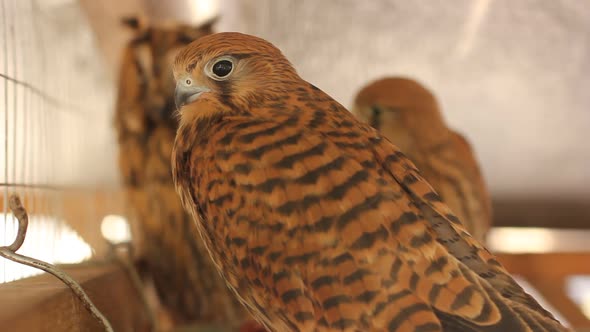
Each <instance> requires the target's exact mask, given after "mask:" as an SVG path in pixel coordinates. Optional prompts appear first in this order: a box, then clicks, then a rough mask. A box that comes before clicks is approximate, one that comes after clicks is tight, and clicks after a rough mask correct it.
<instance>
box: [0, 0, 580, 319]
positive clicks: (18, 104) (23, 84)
mask: <svg viewBox="0 0 590 332" xmlns="http://www.w3.org/2000/svg"><path fill="white" fill-rule="evenodd" d="M130 16H139V17H142V18H144V19H145V20H146V21H147V22H150V24H160V25H169V24H174V23H178V22H180V23H182V24H187V25H194V26H198V25H200V24H202V23H204V22H207V21H208V20H210V19H212V18H214V17H218V20H217V21H216V23H215V25H214V26H213V29H214V31H240V32H244V33H249V34H254V35H257V36H260V37H263V38H265V39H267V40H269V41H271V42H272V43H274V44H275V45H276V46H278V47H279V48H280V49H281V50H282V51H283V53H284V54H285V55H286V56H287V58H288V59H289V60H290V61H291V62H292V63H293V64H294V66H295V68H296V69H297V70H298V72H299V74H300V75H301V76H302V77H303V78H304V79H306V80H308V81H309V82H311V83H313V84H315V85H316V86H318V87H319V88H320V89H322V90H324V91H325V92H327V93H328V94H330V95H331V96H333V97H334V98H335V99H336V100H338V101H339V102H340V103H342V104H343V105H345V106H346V107H350V106H351V104H352V101H353V97H354V96H355V94H356V92H357V91H358V89H359V88H361V87H362V86H363V85H365V84H367V83H368V82H369V81H371V80H374V79H377V78H381V77H384V76H391V75H396V76H399V75H402V76H408V77H412V78H414V79H416V80H418V81H420V82H422V83H424V85H426V86H427V87H428V88H429V89H430V90H431V91H432V92H433V93H434V94H435V96H436V97H437V99H438V101H439V103H440V105H441V109H442V111H443V114H444V117H445V119H446V120H447V122H448V124H449V125H450V126H451V127H452V128H454V129H455V130H457V131H458V132H460V133H462V134H464V135H465V136H466V137H467V138H468V140H469V141H470V142H471V144H472V146H473V148H474V149H475V151H476V154H477V158H478V160H479V162H480V165H481V168H482V170H483V173H484V176H485V179H486V182H487V184H488V186H489V189H490V191H491V194H492V197H493V214H494V229H493V230H492V232H491V233H490V234H489V238H488V244H489V247H490V249H491V250H492V251H494V252H496V253H498V254H499V255H500V259H501V261H502V262H503V263H504V264H505V265H506V266H507V268H508V269H509V270H510V271H511V272H513V273H515V274H517V275H518V276H519V278H520V279H519V280H520V281H521V282H522V284H523V285H526V286H527V287H528V288H529V289H530V290H531V291H532V292H534V293H535V294H536V297H538V298H539V299H541V300H542V301H543V302H546V303H547V305H548V306H550V307H551V308H552V311H553V312H555V313H556V314H557V315H559V317H560V318H561V319H562V320H563V321H565V322H566V323H567V324H569V325H570V326H573V327H576V328H580V329H581V328H590V321H589V319H590V253H589V252H590V244H589V242H590V232H589V230H590V148H589V147H588V146H587V141H588V140H589V139H590V134H589V133H590V4H589V3H588V2H587V1H579V0H542V1H539V0H537V1H532V0H523V1H510V0H455V1H452V2H449V1H429V2H423V1H422V2H409V1H402V0H373V1H353V0H339V1H315V0H314V1H312V0H282V1H273V0H192V1H191V0H183V1H181V0H168V1H156V0H116V1H115V0H103V1H93V0H80V1H74V0H0V110H1V112H0V165H1V166H0V170H1V172H0V183H1V187H0V198H1V199H0V206H2V211H3V214H2V215H0V245H7V244H9V243H11V242H12V240H13V238H14V234H15V232H16V222H15V220H14V218H13V216H12V214H11V213H10V212H9V211H8V208H7V197H8V195H9V194H10V193H12V192H17V193H19V194H20V195H21V197H22V198H23V200H24V203H25V207H26V208H27V209H28V210H29V212H30V214H31V225H30V228H29V233H28V236H27V240H26V241H25V245H24V246H23V249H22V251H21V252H22V253H25V254H28V255H31V256H34V257H36V258H39V259H44V260H46V261H50V262H55V263H67V264H76V263H82V262H86V261H88V260H91V259H93V258H102V257H105V256H106V255H108V253H109V250H110V249H109V248H110V246H109V242H108V241H107V239H105V236H106V237H107V238H109V236H111V238H112V237H115V238H116V237H119V238H124V239H127V238H129V237H131V236H132V234H134V230H135V229H136V227H137V226H136V225H135V223H134V221H133V219H132V218H128V216H129V215H131V214H132V213H131V212H130V211H129V206H128V204H127V203H126V201H125V199H126V198H125V195H124V193H123V190H122V189H121V178H120V175H119V172H118V169H117V139H116V135H115V131H114V107H115V97H116V95H117V84H118V83H117V79H118V77H117V75H118V72H119V68H120V63H121V55H122V52H123V48H124V47H125V45H126V44H127V43H128V42H129V40H130V38H131V37H132V34H133V32H132V31H131V30H130V29H129V28H126V27H124V26H123V25H122V24H121V23H120V22H121V19H122V18H124V17H130ZM105 220H106V221H107V223H106V224H102V223H103V221H105ZM101 225H102V226H103V227H102V231H101ZM109 225H110V226H109ZM109 234H110V235H109ZM137 246H138V247H140V245H139V244H138V245H137ZM138 250H139V251H141V248H139V249H138ZM85 273H86V272H85ZM97 273H99V274H100V273H104V271H100V272H97ZM34 274H38V272H37V271H35V270H33V269H30V268H26V267H22V266H19V265H17V264H15V263H12V262H7V261H6V260H3V259H0V283H3V284H0V297H3V298H4V297H5V296H6V298H7V299H10V300H9V301H2V302H3V303H0V311H2V310H4V311H5V313H4V314H0V321H1V320H10V319H14V318H11V317H13V316H14V315H17V314H20V313H21V312H22V311H23V310H30V308H31V307H30V306H29V304H28V303H29V302H27V301H28V300H23V299H21V298H22V294H23V293H22V292H23V289H33V291H36V292H38V291H39V287H40V288H43V289H44V290H45V292H46V294H54V293H52V289H57V290H59V289H62V288H61V287H62V286H61V285H53V284H50V282H49V281H48V280H50V278H48V279H47V280H45V279H44V280H43V282H41V281H39V282H38V283H33V284H32V286H31V285H30V284H22V286H19V285H21V284H18V283H17V282H16V281H15V280H17V279H20V281H22V280H23V279H22V278H24V277H29V276H32V275H34ZM40 285H42V286H40ZM52 285H53V286H52ZM25 286H26V287H25ZM35 287H37V288H35ZM47 296H50V295H47ZM51 296H53V295H51ZM12 300H13V301H15V302H10V301H12ZM18 301H20V302H23V304H22V305H19V306H16V305H13V304H14V303H16V302H18ZM64 310H66V309H64ZM68 310H69V309H68Z"/></svg>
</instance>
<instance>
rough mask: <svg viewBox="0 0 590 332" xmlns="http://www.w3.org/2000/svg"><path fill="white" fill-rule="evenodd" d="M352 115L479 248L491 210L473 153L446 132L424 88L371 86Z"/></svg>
mask: <svg viewBox="0 0 590 332" xmlns="http://www.w3.org/2000/svg"><path fill="white" fill-rule="evenodd" d="M352 112H353V114H355V115H356V116H357V117H358V118H359V119H361V120H362V121H364V122H366V123H368V124H370V125H371V126H372V127H374V128H375V129H377V130H379V131H380V132H381V133H382V134H383V136H385V137H387V138H388V139H389V140H390V141H391V142H392V143H393V144H395V145H396V146H397V147H398V148H399V149H400V150H401V151H403V152H404V154H405V155H406V156H407V157H408V158H410V160H412V162H413V163H414V164H415V165H416V167H417V168H418V169H419V170H420V172H421V173H422V176H423V177H424V178H425V179H426V180H427V181H428V182H429V183H430V184H431V185H432V186H433V187H434V189H435V190H436V191H437V192H438V193H439V195H440V196H441V198H442V199H443V201H444V202H445V203H446V204H447V205H448V206H449V207H450V208H451V210H452V211H453V212H454V213H455V215H456V216H457V217H459V219H460V220H461V221H462V222H463V223H464V226H465V228H466V229H467V231H469V233H470V234H471V235H472V236H473V237H475V238H476V239H477V240H479V241H480V242H481V243H485V237H486V234H487V232H488V231H489V229H490V226H491V224H492V207H491V198H490V194H489V192H488V190H487V186H486V183H485V180H484V177H483V174H482V172H481V170H480V167H479V164H478V162H477V158H476V156H475V152H474V151H473V149H472V147H471V145H470V144H469V142H468V141H467V139H465V137H463V136H462V135H461V134H459V133H457V132H455V131H453V130H451V129H449V128H448V127H447V125H446V123H445V121H444V119H443V116H442V114H441V111H440V107H439V104H438V102H437V100H436V98H435V97H434V95H433V94H432V93H431V92H430V91H429V90H428V89H427V88H426V87H424V86H423V85H422V84H420V83H419V82H417V81H416V80H413V79H410V78H406V77H385V78H381V79H378V80H375V81H373V82H371V83H369V84H367V85H366V86H364V87H362V88H361V90H360V91H359V92H358V94H357V95H356V97H355V98H354V105H353V107H352Z"/></svg>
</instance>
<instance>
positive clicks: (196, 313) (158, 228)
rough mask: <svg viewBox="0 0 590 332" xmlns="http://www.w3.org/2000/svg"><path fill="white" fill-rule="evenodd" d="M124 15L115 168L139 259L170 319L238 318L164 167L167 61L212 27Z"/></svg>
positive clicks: (169, 102)
mask: <svg viewBox="0 0 590 332" xmlns="http://www.w3.org/2000/svg"><path fill="white" fill-rule="evenodd" d="M129 22H130V24H133V25H134V26H135V28H136V36H135V38H133V40H131V41H130V42H129V44H128V45H127V47H126V48H125V50H124V54H123V59H122V63H121V69H120V76H119V94H118V100H117V109H116V121H115V123H116V128H117V134H118V141H119V165H120V170H121V173H122V177H123V181H124V185H125V187H126V189H128V191H129V200H130V202H131V204H132V207H133V209H134V211H135V214H136V216H137V218H138V220H139V221H140V223H141V226H142V234H140V236H141V241H142V243H143V244H144V246H143V249H144V255H143V257H144V261H145V265H146V267H147V270H148V271H149V274H150V275H151V276H152V278H153V280H154V284H155V286H156V290H157V292H158V296H159V298H160V301H161V302H162V304H163V305H164V306H165V308H167V309H168V311H169V312H170V313H171V314H172V316H173V319H174V321H175V323H177V324H180V323H185V322H193V321H202V322H223V323H228V325H235V326H237V324H239V322H240V321H241V320H242V319H244V315H247V314H246V313H245V311H244V310H243V308H242V306H241V305H239V303H237V301H236V300H235V299H234V297H233V296H231V295H230V292H229V289H228V288H227V287H226V285H225V283H224V282H223V280H222V279H221V278H220V276H219V273H218V272H217V270H216V269H215V268H214V267H213V264H212V262H211V259H210V257H209V254H208V253H207V251H206V250H205V249H204V247H203V244H202V242H201V241H200V240H199V239H198V237H197V233H196V227H195V225H194V222H193V220H192V218H191V217H190V216H189V215H188V214H187V213H186V212H185V211H184V210H183V208H182V206H181V204H180V200H179V198H178V195H177V194H176V192H175V190H174V185H173V182H172V174H171V167H170V159H171V153H172V146H173V142H174V137H175V135H176V128H177V126H178V124H177V120H176V117H175V106H174V86H175V82H174V78H173V77H172V74H171V70H170V68H171V67H172V62H173V60H174V57H175V56H176V54H177V53H178V51H179V50H180V49H181V48H182V47H184V46H185V45H187V44H188V43H189V42H191V41H192V40H195V39H198V38H199V37H201V36H204V35H207V34H210V33H212V30H211V24H212V22H210V23H207V24H205V25H204V26H201V27H198V28H195V27H188V26H182V25H179V26H173V27H150V26H148V27H142V26H138V25H137V22H135V21H133V20H131V21H129ZM246 317H247V316H246Z"/></svg>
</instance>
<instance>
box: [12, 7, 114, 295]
mask: <svg viewBox="0 0 590 332" xmlns="http://www.w3.org/2000/svg"><path fill="white" fill-rule="evenodd" d="M105 72H106V71H105V70H104V68H103V64H102V63H101V60H100V58H99V52H98V51H97V50H96V47H95V45H94V39H93V34H92V32H91V30H90V28H89V25H88V23H87V21H86V17H85V16H84V15H83V13H82V11H81V10H80V8H79V7H78V2H77V1H55V0H53V1H35V0H0V109H1V110H2V111H1V112H0V142H1V143H0V165H2V166H1V168H0V169H1V170H2V171H1V172H0V190H1V191H0V197H1V199H0V205H1V206H2V215H0V245H7V244H9V243H11V242H12V241H13V239H14V237H15V234H16V229H17V224H16V220H15V218H14V216H13V215H12V214H11V213H10V212H9V210H8V204H7V201H8V197H9V195H10V194H11V193H18V194H19V195H20V196H21V198H22V199H23V204H24V206H25V208H26V209H27V210H28V212H29V215H30V227H29V231H28V234H27V238H26V240H25V243H24V245H23V247H22V249H21V250H20V251H19V252H20V253H22V254H25V255H28V256H32V257H35V258H37V259H41V260H44V261H47V262H49V263H76V262H81V261H84V260H87V259H89V258H91V257H92V255H93V250H92V247H91V246H90V244H89V243H88V241H86V239H83V238H82V237H81V236H80V235H79V234H78V233H79V232H80V231H81V230H84V229H86V230H87V229H88V228H89V227H94V225H96V223H97V222H99V221H100V218H101V216H97V215H96V212H95V211H96V207H95V206H93V205H92V202H96V200H93V199H91V197H92V195H93V193H94V192H96V191H97V189H98V188H100V187H101V186H104V185H105V183H106V184H108V180H107V179H108V178H109V175H108V174H112V173H113V168H114V167H116V163H115V161H114V153H113V151H114V150H113V149H112V146H114V143H113V138H112V134H111V116H112V112H111V111H110V110H111V109H112V83H111V81H110V80H109V79H108V78H107V77H105ZM72 193H76V195H77V197H79V196H80V195H81V196H84V195H87V196H88V197H89V199H88V200H87V201H88V202H89V203H88V204H82V205H81V206H75V207H72V206H68V201H67V197H70V196H72ZM94 204H97V203H94ZM65 209H76V210H77V213H76V214H75V215H76V216H78V217H79V218H77V219H76V220H70V219H68V215H69V214H67V213H65ZM74 229H75V230H76V231H74ZM37 273H40V272H39V271H38V270H35V269H33V268H30V267H25V266H21V265H19V264H17V263H13V262H10V261H6V260H4V259H0V283H5V282H9V281H12V280H16V279H19V278H23V277H26V276H30V275H33V274H37Z"/></svg>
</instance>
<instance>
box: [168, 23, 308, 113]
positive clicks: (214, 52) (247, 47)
mask: <svg viewBox="0 0 590 332" xmlns="http://www.w3.org/2000/svg"><path fill="white" fill-rule="evenodd" d="M173 71H174V78H175V80H176V92H175V102H176V107H177V108H178V110H179V111H182V109H183V107H185V106H187V105H191V104H193V103H197V102H201V101H212V102H216V103H220V104H222V105H224V106H227V107H229V108H231V109H240V108H248V107H250V106H252V104H253V103H257V102H260V101H261V100H265V99H272V95H273V94H276V93H277V92H279V91H281V90H283V91H284V90H285V89H286V88H287V87H288V86H289V85H290V84H291V83H292V82H294V81H296V80H297V79H298V76H297V73H296V72H295V69H293V67H292V66H291V64H290V63H289V61H288V60H287V59H286V58H285V57H284V56H283V54H282V53H281V51H280V50H279V49H278V48H276V47H275V46H273V45H272V44H271V43H269V42H267V41H265V40H263V39H261V38H258V37H254V36H250V35H245V34H241V33H236V32H223V33H216V34H212V35H209V36H205V37H202V38H200V39H198V40H196V41H195V42H193V43H191V44H189V45H188V46H187V47H186V48H185V49H184V50H182V51H181V52H180V53H179V54H178V56H177V57H176V60H175V62H174V67H173Z"/></svg>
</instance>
